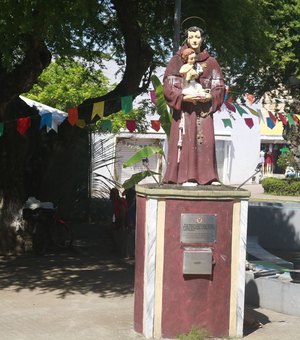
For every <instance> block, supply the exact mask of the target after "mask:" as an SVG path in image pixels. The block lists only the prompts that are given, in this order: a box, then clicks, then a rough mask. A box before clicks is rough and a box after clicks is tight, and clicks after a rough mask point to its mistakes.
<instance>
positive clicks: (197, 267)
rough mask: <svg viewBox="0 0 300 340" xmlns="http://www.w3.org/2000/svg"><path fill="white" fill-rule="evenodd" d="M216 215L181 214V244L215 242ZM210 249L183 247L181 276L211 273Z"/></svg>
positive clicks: (211, 259)
mask: <svg viewBox="0 0 300 340" xmlns="http://www.w3.org/2000/svg"><path fill="white" fill-rule="evenodd" d="M216 216H217V215H216V214H213V215H208V214H181V230H180V241H181V243H184V244H188V243H193V244H194V243H205V244H206V243H213V242H215V240H216ZM212 264H213V255H212V249H211V248H207V247H201V246H199V247H184V251H183V274H198V275H199V274H200V275H201V274H202V275H210V274H211V273H212Z"/></svg>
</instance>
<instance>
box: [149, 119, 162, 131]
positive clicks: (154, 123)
mask: <svg viewBox="0 0 300 340" xmlns="http://www.w3.org/2000/svg"><path fill="white" fill-rule="evenodd" d="M151 127H152V129H153V130H155V131H159V130H160V120H159V119H157V120H151Z"/></svg>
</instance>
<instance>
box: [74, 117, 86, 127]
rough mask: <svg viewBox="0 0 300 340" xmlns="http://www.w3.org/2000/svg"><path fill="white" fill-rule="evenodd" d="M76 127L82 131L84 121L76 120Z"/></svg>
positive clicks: (84, 124)
mask: <svg viewBox="0 0 300 340" xmlns="http://www.w3.org/2000/svg"><path fill="white" fill-rule="evenodd" d="M76 126H78V127H80V128H81V129H83V128H84V127H85V126H86V122H85V120H84V119H78V120H77V122H76Z"/></svg>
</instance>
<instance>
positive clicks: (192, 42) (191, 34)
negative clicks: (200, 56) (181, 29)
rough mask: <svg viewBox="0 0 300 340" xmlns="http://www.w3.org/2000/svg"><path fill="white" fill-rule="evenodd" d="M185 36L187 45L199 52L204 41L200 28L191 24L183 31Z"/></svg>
mask: <svg viewBox="0 0 300 340" xmlns="http://www.w3.org/2000/svg"><path fill="white" fill-rule="evenodd" d="M185 38H186V42H187V45H188V46H189V47H190V48H192V49H193V50H194V51H195V52H196V53H197V52H200V49H201V46H202V44H203V42H204V38H205V33H204V30H203V29H202V28H200V27H198V26H192V27H189V28H188V29H187V30H186V31H185Z"/></svg>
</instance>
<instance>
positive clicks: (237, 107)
mask: <svg viewBox="0 0 300 340" xmlns="http://www.w3.org/2000/svg"><path fill="white" fill-rule="evenodd" d="M234 106H235V107H236V109H237V110H238V113H239V114H240V116H242V115H243V114H245V115H247V114H248V112H247V111H245V110H244V109H243V108H242V107H241V106H240V105H238V104H234Z"/></svg>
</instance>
